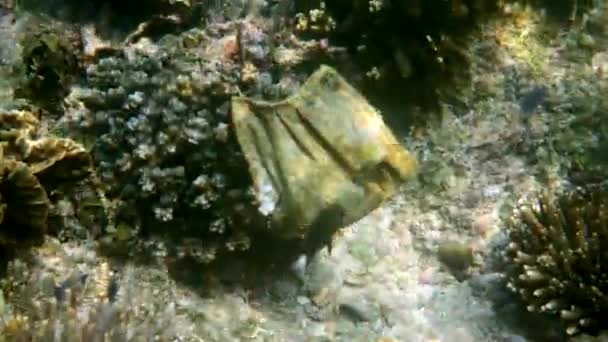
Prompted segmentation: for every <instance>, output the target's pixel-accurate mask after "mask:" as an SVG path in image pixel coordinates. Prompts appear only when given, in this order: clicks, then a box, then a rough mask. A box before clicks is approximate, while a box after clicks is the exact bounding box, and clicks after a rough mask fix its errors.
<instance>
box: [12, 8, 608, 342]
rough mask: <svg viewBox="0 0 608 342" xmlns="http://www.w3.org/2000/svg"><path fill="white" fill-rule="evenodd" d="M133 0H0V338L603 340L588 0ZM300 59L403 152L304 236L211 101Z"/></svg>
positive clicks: (273, 91)
mask: <svg viewBox="0 0 608 342" xmlns="http://www.w3.org/2000/svg"><path fill="white" fill-rule="evenodd" d="M132 3H134V4H135V3H136V4H137V5H136V6H133V5H132ZM132 3H131V2H129V3H128V4H127V2H124V3H123V2H119V1H101V0H98V1H89V2H86V4H83V3H82V2H78V1H71V0H53V1H51V0H47V1H26V0H23V1H11V0H0V261H1V262H2V265H1V266H2V267H1V268H0V271H1V272H0V291H1V294H2V296H1V298H0V341H2V342H4V341H7V342H8V341H218V342H225V341H355V342H359V341H361V342H369V341H373V342H397V341H400V342H409V341H416V342H417V341H423V342H431V341H441V342H452V341H454V342H462V341H488V342H493V341H497V342H501V341H512V342H513V341H575V342H583V341H605V340H606V339H608V331H607V330H608V327H607V326H606V323H605V322H604V321H603V320H602V316H603V315H604V314H605V313H606V312H608V285H607V281H608V280H607V279H606V268H605V267H604V266H603V265H604V264H607V263H608V255H607V254H606V252H605V250H606V248H605V247H606V244H607V243H608V242H607V241H608V240H607V239H608V230H607V229H608V197H607V196H608V190H607V186H608V185H607V183H606V181H607V176H608V173H607V172H606V170H607V165H608V159H607V158H606V156H608V143H607V142H608V102H607V101H608V100H607V99H606V97H605V96H602V94H606V93H607V92H608V24H607V23H606V21H605V20H604V18H606V16H608V6H607V5H606V4H604V3H603V2H602V1H591V0H578V1H577V0H573V1H566V0H564V1H559V2H555V1H488V2H484V1H475V0H469V1H456V0H450V1H444V0H437V1H412V0H402V1H391V2H387V1H375V0H374V1H371V0H370V1H367V0H361V1H359V0H357V1H340V0H335V1H329V0H328V1H326V2H321V1H256V0H252V1H198V0H176V1H168V0H147V1H137V2H132ZM404 27H411V28H412V30H408V31H407V33H406V34H401V32H402V31H403V29H404ZM321 65H327V66H330V67H331V68H333V69H332V70H334V69H335V70H336V71H337V72H338V73H339V74H340V75H341V76H342V77H343V78H344V82H348V83H349V84H350V85H352V87H353V89H356V90H357V91H358V92H360V94H362V95H363V96H364V97H365V98H367V99H368V100H369V101H370V103H371V104H372V105H373V106H375V107H376V108H377V109H378V110H379V112H380V113H381V114H382V117H383V119H384V121H385V122H386V123H387V125H388V126H389V128H390V129H392V131H393V132H394V135H395V136H396V137H397V139H398V142H399V144H400V145H402V146H403V147H404V148H407V150H408V151H409V152H411V153H412V155H414V156H415V157H416V160H417V163H418V172H417V174H416V177H414V179H413V180H411V181H409V182H406V183H404V184H403V186H402V187H400V188H399V189H398V191H397V193H396V194H395V195H394V196H392V197H391V198H390V199H388V200H387V201H385V202H384V203H383V204H382V205H380V206H379V207H378V208H376V209H375V210H373V211H372V212H371V213H369V214H368V215H366V216H365V217H364V218H362V219H360V220H357V221H356V222H354V223H353V224H350V225H348V226H346V227H343V228H342V229H339V230H337V231H334V230H331V231H329V232H323V234H319V235H318V236H313V237H312V240H310V241H313V240H314V241H315V242H318V245H316V246H315V247H316V248H315V249H314V251H313V252H311V251H310V250H307V249H306V248H302V244H301V243H297V242H294V241H291V240H288V239H284V238H283V236H282V235H285V234H281V233H277V232H276V231H273V230H272V229H266V228H267V227H266V226H264V222H263V220H262V221H260V216H259V212H260V211H259V209H260V207H262V208H264V203H260V201H259V196H258V197H256V196H255V195H256V194H255V190H254V187H253V181H252V177H251V174H250V169H249V168H248V166H249V164H248V163H250V162H251V160H247V158H245V156H244V155H243V153H245V152H244V151H243V150H242V149H241V147H240V145H239V141H238V139H237V136H236V134H235V129H234V127H233V121H232V119H231V118H232V104H233V103H234V102H233V99H234V98H242V97H247V98H250V99H251V101H253V102H252V103H254V102H255V101H258V102H256V103H287V102H289V101H285V99H288V98H289V97H290V96H292V95H294V94H297V93H298V91H299V90H300V89H302V86H303V85H304V84H305V82H306V81H307V79H309V77H310V76H311V75H313V74H314V73H315V71H317V70H319V67H320V66H321ZM330 86H331V85H330ZM330 86H328V88H327V89H330V88H331V87H330ZM304 88H306V86H304ZM321 97H322V96H319V98H321ZM277 101H279V102H277ZM280 101H284V102H280ZM304 105H309V104H307V103H305V104H304ZM267 108H271V109H274V108H275V107H273V106H267ZM339 114H341V115H344V114H343V113H339ZM335 129H336V130H339V129H343V130H348V129H351V128H349V127H348V125H347V122H345V123H344V127H335ZM353 130H354V129H353ZM286 131H287V132H290V133H293V132H295V131H290V130H289V129H286ZM294 134H295V133H294ZM335 145H338V144H337V143H336V144H335ZM400 147H401V146H400ZM326 149H327V150H331V149H330V148H328V147H326ZM303 150H305V149H304V148H303ZM338 152H340V151H338ZM259 153H261V152H259ZM336 154H338V155H339V153H336ZM332 158H334V159H336V160H339V159H340V158H338V157H335V155H333V156H332ZM313 159H314V158H311V160H313ZM342 165H345V164H342ZM292 169H293V170H296V171H298V167H297V165H296V167H292ZM387 170H388V171H387V172H388V173H390V172H389V171H391V169H390V168H387ZM296 171H292V172H296ZM299 171H301V173H298V175H300V176H301V175H303V174H304V175H305V174H307V173H306V170H305V169H302V170H299ZM345 173H347V172H345ZM366 176H368V177H372V176H373V177H380V176H378V175H366ZM383 176H386V177H388V176H387V175H386V174H383ZM312 198H315V197H314V196H313V197H312ZM316 204H318V203H316ZM330 221H331V220H330V218H327V220H326V221H325V224H326V225H327V226H332V227H333V226H336V223H335V222H330ZM319 227H321V228H322V227H323V224H321V225H319V226H318V227H315V228H319ZM299 228H301V227H285V229H287V230H288V231H297V229H299ZM283 232H285V231H283ZM317 240H319V241H317Z"/></svg>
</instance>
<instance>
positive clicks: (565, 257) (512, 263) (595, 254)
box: [504, 186, 608, 335]
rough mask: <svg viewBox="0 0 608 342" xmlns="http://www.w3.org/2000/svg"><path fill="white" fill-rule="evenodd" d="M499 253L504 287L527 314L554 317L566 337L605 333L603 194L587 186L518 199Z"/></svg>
mask: <svg viewBox="0 0 608 342" xmlns="http://www.w3.org/2000/svg"><path fill="white" fill-rule="evenodd" d="M508 232H509V235H510V240H511V242H510V243H509V245H508V248H507V249H506V251H505V252H504V256H505V258H506V261H507V263H508V266H509V270H508V277H509V283H508V287H509V288H510V289H511V290H513V291H514V292H516V293H517V294H518V295H519V296H521V298H522V299H523V300H524V301H525V302H526V303H527V308H528V310H529V311H533V312H541V313H548V314H553V315H558V316H559V317H560V318H561V320H562V322H563V324H564V326H565V329H566V332H567V333H568V334H569V335H574V334H578V333H592V334H593V333H596V332H598V331H599V330H601V329H605V328H606V324H605V321H604V320H603V317H604V316H605V315H606V313H608V278H607V277H606V275H607V274H608V273H607V272H608V268H607V267H608V266H606V265H608V259H607V257H608V255H607V254H606V250H607V248H608V191H607V190H606V189H605V188H601V187H597V186H593V187H591V186H589V187H585V188H578V189H576V190H572V191H567V192H565V193H564V194H561V195H557V196H549V195H543V196H540V197H538V198H532V199H523V200H521V201H520V203H519V204H518V206H517V209H516V210H515V211H514V214H513V217H512V221H511V222H510V224H509V230H508Z"/></svg>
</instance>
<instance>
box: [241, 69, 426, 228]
mask: <svg viewBox="0 0 608 342" xmlns="http://www.w3.org/2000/svg"><path fill="white" fill-rule="evenodd" d="M232 120H233V123H234V128H235V132H236V136H237V139H238V142H239V144H240V146H241V149H242V151H243V154H244V155H245V159H246V160H247V163H248V166H249V172H250V175H251V177H252V180H253V186H254V189H255V195H256V197H257V200H258V202H259V208H258V209H259V211H260V212H261V213H262V214H263V215H264V216H266V217H267V220H268V223H269V225H268V226H269V227H270V229H272V230H273V235H275V236H277V237H281V238H285V239H304V238H307V236H308V235H309V234H310V233H311V232H314V231H317V232H318V231H319V230H323V231H327V232H335V230H337V229H338V228H341V227H344V226H346V225H349V224H351V223H353V222H355V221H357V220H359V219H361V218H362V217H364V216H365V215H367V214H368V213H369V212H370V211H372V210H374V209H375V208H377V207H378V206H379V205H380V204H381V203H382V201H384V200H385V199H387V198H388V197H389V196H391V195H392V194H394V193H395V191H396V190H397V189H398V187H399V185H400V184H401V183H402V182H403V181H404V180H405V179H407V178H408V177H410V176H412V175H413V174H414V173H415V170H416V160H415V158H414V157H413V156H412V155H411V154H410V153H409V152H408V151H406V150H405V149H404V148H403V147H402V146H401V145H400V144H399V142H398V141H397V139H395V137H394V136H393V134H392V133H391V131H390V130H389V129H388V128H387V127H386V125H385V124H384V122H383V120H382V118H381V116H380V114H379V113H378V112H377V111H376V110H375V109H374V108H373V107H372V106H371V105H370V104H369V103H368V102H367V101H366V100H365V98H363V96H362V95H361V94H359V93H358V92H357V91H356V90H355V89H354V88H353V87H351V86H350V85H349V84H348V83H347V82H346V81H345V80H344V79H343V78H342V77H341V76H340V75H339V74H338V73H337V72H336V71H335V70H333V69H332V68H330V67H328V66H322V67H321V68H320V69H319V70H317V71H316V72H315V73H314V74H313V75H312V76H311V77H310V78H309V79H308V80H307V81H306V83H305V84H304V85H303V86H302V87H301V88H300V89H299V90H298V92H297V93H296V94H295V95H293V96H291V97H289V98H287V99H286V100H284V101H280V102H275V103H269V102H264V101H256V100H252V99H249V98H243V97H235V98H233V100H232Z"/></svg>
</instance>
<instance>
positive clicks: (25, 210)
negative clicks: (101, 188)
mask: <svg viewBox="0 0 608 342" xmlns="http://www.w3.org/2000/svg"><path fill="white" fill-rule="evenodd" d="M0 127H2V129H1V130H0V207H1V208H2V213H3V214H2V218H3V220H1V221H0V230H1V235H2V238H1V240H2V241H1V244H3V245H29V244H36V245H38V244H40V243H42V241H43V238H44V234H45V233H46V232H47V224H48V222H47V221H48V217H49V212H50V210H51V200H50V199H49V194H52V195H53V197H56V194H55V192H56V191H58V190H59V189H60V187H61V186H63V185H64V184H70V183H74V182H78V181H79V180H82V179H84V178H86V177H87V176H89V175H90V172H91V170H92V168H91V167H92V160H91V158H90V156H89V154H88V152H87V151H86V150H85V149H84V148H83V147H82V146H80V145H79V144H77V143H76V142H74V141H72V140H70V139H64V138H45V137H40V136H39V134H40V122H39V120H38V119H37V118H36V116H35V114H34V113H33V112H32V111H29V110H12V111H7V112H0Z"/></svg>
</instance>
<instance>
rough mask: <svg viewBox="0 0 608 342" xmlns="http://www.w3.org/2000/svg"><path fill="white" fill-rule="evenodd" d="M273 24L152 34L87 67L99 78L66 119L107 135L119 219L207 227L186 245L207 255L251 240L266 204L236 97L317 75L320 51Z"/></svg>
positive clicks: (157, 227) (80, 132)
mask: <svg viewBox="0 0 608 342" xmlns="http://www.w3.org/2000/svg"><path fill="white" fill-rule="evenodd" d="M268 25H269V23H266V22H259V21H256V20H244V21H241V22H229V23H217V24H210V25H208V26H207V27H206V29H205V30H200V29H192V30H189V31H186V32H184V33H182V34H179V35H177V36H173V35H168V36H166V37H164V38H163V39H161V40H160V41H159V42H158V43H153V42H151V41H150V40H149V39H141V40H140V41H139V42H138V43H137V44H134V45H132V46H130V47H128V48H125V49H124V50H123V51H122V52H121V55H120V56H110V57H105V58H101V59H100V60H99V61H98V62H97V63H94V64H91V65H89V66H88V68H87V70H86V74H87V75H86V77H87V80H88V88H85V89H82V88H81V89H75V91H74V93H73V94H72V96H70V98H69V99H68V100H67V103H68V104H69V105H70V106H71V109H70V111H69V113H68V114H67V115H66V116H65V117H64V119H63V123H64V124H65V125H64V127H65V131H66V132H70V134H71V135H73V136H76V137H78V138H79V139H80V137H82V139H84V140H91V137H93V138H94V139H95V140H96V141H95V143H94V145H93V147H92V153H93V155H94V158H95V162H96V165H97V171H98V174H99V177H100V180H101V183H102V184H105V185H107V189H105V192H106V194H107V196H108V197H109V198H112V199H114V201H113V204H114V205H115V207H116V211H115V212H116V217H115V218H114V221H115V225H116V227H118V226H120V227H131V228H132V230H133V231H139V230H140V228H142V227H143V228H145V232H144V233H145V234H150V233H161V234H163V235H164V234H168V235H169V236H173V237H178V238H179V239H182V238H191V237H196V238H202V239H203V240H204V241H205V243H204V244H201V246H200V248H197V250H198V251H187V252H184V253H185V254H187V255H192V254H196V257H197V259H201V260H211V259H213V258H214V256H215V252H216V250H220V251H222V250H234V249H246V248H248V246H249V243H250V242H249V238H248V236H247V231H250V230H251V229H253V226H254V225H255V222H252V221H251V218H252V217H255V215H253V214H252V213H253V212H256V211H257V209H256V205H254V204H255V203H254V198H253V196H252V193H251V191H250V185H251V180H250V176H249V175H248V171H247V167H246V163H245V160H244V158H243V157H242V155H241V151H240V147H239V145H238V143H237V142H236V139H235V137H234V134H233V132H232V128H231V127H230V122H229V108H230V99H231V97H232V96H235V95H241V94H243V95H247V96H250V97H254V98H266V99H274V98H282V97H285V96H287V95H289V94H291V93H292V92H293V91H295V90H296V89H297V88H298V86H299V85H300V84H301V83H302V82H303V81H304V80H305V79H306V78H307V76H308V69H307V68H301V69H299V67H300V66H299V65H300V64H301V63H302V61H304V60H306V59H308V58H310V57H311V56H313V55H314V54H318V53H320V52H319V49H318V46H317V45H316V44H306V43H301V42H299V41H296V40H295V39H293V37H290V38H287V39H286V41H283V42H282V44H281V46H280V48H279V47H277V48H276V49H275V50H271V49H270V48H269V47H268V45H267V42H268V40H269V39H271V37H269V36H268V35H267V33H266V32H269V31H270V29H269V27H268ZM273 61H274V63H273ZM290 69H291V70H293V71H290V72H287V70H290ZM282 72H284V73H282ZM275 75H281V77H280V78H277V77H276V76H275ZM134 209H135V210H134ZM237 222H238V223H239V224H237ZM236 227H239V228H238V229H237V228H236ZM112 229H113V228H110V230H112ZM187 245H192V244H187ZM186 249H187V250H190V248H186Z"/></svg>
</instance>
